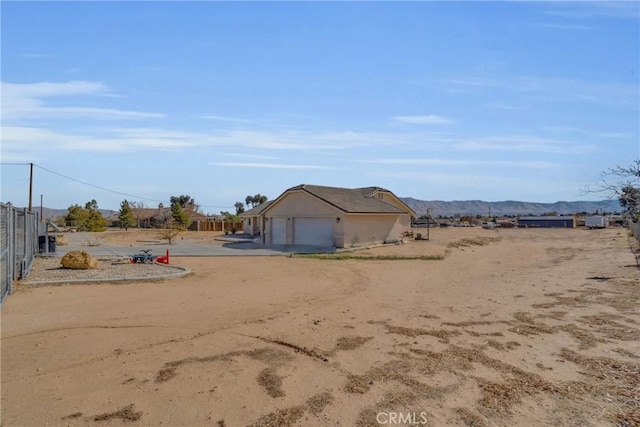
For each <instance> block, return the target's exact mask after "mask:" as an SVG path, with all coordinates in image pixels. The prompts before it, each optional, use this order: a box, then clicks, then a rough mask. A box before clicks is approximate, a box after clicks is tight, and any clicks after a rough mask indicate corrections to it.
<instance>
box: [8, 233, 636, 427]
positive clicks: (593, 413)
mask: <svg viewBox="0 0 640 427" xmlns="http://www.w3.org/2000/svg"><path fill="white" fill-rule="evenodd" d="M129 231H130V232H131V233H129V234H128V233H124V232H119V234H118V235H117V236H118V237H117V239H120V240H118V241H117V242H116V241H115V240H114V239H116V237H115V235H107V234H104V235H101V236H99V238H100V239H101V240H103V244H107V245H108V244H119V245H122V244H127V242H129V241H131V244H132V245H133V244H135V242H136V241H137V240H140V239H141V238H140V235H139V234H137V233H138V232H136V231H135V230H129ZM422 231H423V232H424V230H422ZM193 236H195V235H191V236H190V238H193ZM430 237H431V238H430V240H429V241H414V240H411V241H408V242H406V243H405V244H403V245H394V246H385V247H379V248H372V249H366V250H362V251H356V252H350V253H348V255H346V256H345V255H344V254H342V255H343V256H342V258H343V259H336V258H337V256H330V257H327V259H324V258H322V257H310V256H274V257H198V258H189V257H181V258H178V257H174V258H172V263H173V264H177V265H181V266H185V267H188V268H189V269H190V270H191V274H190V275H188V276H186V277H182V278H177V279H168V280H155V281H144V282H142V281H141V282H136V281H133V282H132V281H130V282H125V283H107V284H97V283H93V284H69V285H62V286H60V285H58V286H39V287H30V286H28V285H22V286H18V290H17V292H16V293H14V294H13V295H11V296H9V297H8V299H7V300H6V301H5V303H4V305H3V307H2V341H1V345H2V347H1V349H2V400H1V404H2V425H3V426H41V425H71V426H75V425H96V426H113V425H122V424H123V423H126V424H128V425H132V426H137V425H140V426H142V425H153V426H158V425H169V426H217V427H221V426H247V425H251V426H290V425H291V426H330V425H332V426H378V425H429V426H514V425H517V426H532V425H536V426H544V425H549V426H602V425H604V426H609V425H610V426H624V427H627V426H638V425H640V358H639V354H640V316H639V313H640V310H639V307H638V302H639V299H640V274H639V269H638V265H637V260H636V256H635V252H636V249H637V248H636V244H635V243H634V242H632V241H631V240H630V239H629V237H628V234H627V230H625V229H621V228H610V229H606V230H584V229H570V230H569V229H568V230H565V229H553V230H552V229H496V230H483V229H480V228H456V229H432V230H431V231H430ZM198 238H200V237H198ZM202 239H207V237H202Z"/></svg>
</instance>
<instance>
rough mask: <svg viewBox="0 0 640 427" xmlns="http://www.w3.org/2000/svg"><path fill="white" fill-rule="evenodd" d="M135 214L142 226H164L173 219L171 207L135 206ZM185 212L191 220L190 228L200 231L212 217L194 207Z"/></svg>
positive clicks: (139, 224)
mask: <svg viewBox="0 0 640 427" xmlns="http://www.w3.org/2000/svg"><path fill="white" fill-rule="evenodd" d="M132 210H133V216H134V218H135V219H136V222H137V224H138V227H140V228H162V227H164V226H165V225H166V224H167V223H169V222H171V221H172V220H173V215H172V214H171V208H165V207H158V208H133V209H132ZM184 212H185V213H186V214H187V216H188V217H189V219H190V220H191V225H190V226H189V230H192V231H198V230H200V229H201V228H202V224H203V223H206V222H208V221H211V219H210V218H209V217H208V216H206V215H204V214H201V213H199V212H196V211H194V210H192V209H185V210H184Z"/></svg>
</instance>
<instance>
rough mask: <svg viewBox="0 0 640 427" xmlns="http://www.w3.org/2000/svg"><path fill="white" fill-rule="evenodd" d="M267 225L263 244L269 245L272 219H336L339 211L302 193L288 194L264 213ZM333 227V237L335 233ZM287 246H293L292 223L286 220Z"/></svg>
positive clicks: (339, 213)
mask: <svg viewBox="0 0 640 427" xmlns="http://www.w3.org/2000/svg"><path fill="white" fill-rule="evenodd" d="M265 216H266V218H268V219H269V220H268V221H267V222H268V224H267V225H266V226H265V230H264V234H265V242H266V243H267V244H271V221H272V218H287V219H288V218H304V217H307V218H310V217H313V218H319V217H326V218H334V219H335V218H338V217H340V216H341V211H340V210H338V209H337V208H335V207H333V206H331V205H330V204H328V203H325V202H323V201H322V200H319V199H317V198H316V197H313V196H311V195H309V194H308V193H305V192H303V191H295V192H290V193H287V194H285V195H284V197H283V198H282V199H280V200H279V201H278V202H276V203H274V205H273V206H271V207H270V208H269V209H268V210H267V211H266V212H265ZM335 228H336V227H334V236H335V233H336V229H335ZM287 244H288V245H292V244H293V221H292V220H287Z"/></svg>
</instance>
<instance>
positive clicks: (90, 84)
mask: <svg viewBox="0 0 640 427" xmlns="http://www.w3.org/2000/svg"><path fill="white" fill-rule="evenodd" d="M1 13H2V15H1V19H2V25H1V31H2V32H1V36H2V52H1V55H2V58H1V59H2V64H1V72H2V162H3V165H2V201H3V202H12V203H14V204H16V205H18V206H26V205H27V203H28V181H29V168H28V166H25V165H23V164H24V163H31V162H33V163H35V164H36V168H35V169H34V190H33V191H34V205H39V201H40V195H41V194H42V195H43V197H44V200H45V202H44V204H45V206H48V207H56V208H66V207H68V206H69V205H71V204H75V203H78V204H84V203H85V202H87V201H89V200H91V199H96V200H97V201H98V204H99V206H100V207H102V208H111V209H117V208H118V207H119V205H120V202H121V201H122V200H123V199H125V198H126V199H128V200H130V201H142V202H144V203H146V204H147V205H148V206H156V205H157V204H158V202H160V201H163V202H165V203H167V202H168V200H169V197H170V196H172V195H180V194H189V195H191V196H192V197H194V198H195V199H196V202H197V203H199V204H200V205H202V210H203V211H204V212H205V213H218V212H220V211H221V210H233V204H234V202H236V201H244V199H245V197H246V196H247V195H249V194H256V193H261V194H265V195H267V196H268V197H269V198H275V197H277V196H278V195H279V194H280V193H282V191H283V190H285V189H286V188H288V187H292V186H295V185H298V184H302V183H306V184H316V185H329V186H340V187H364V186H372V185H375V186H380V187H385V188H388V189H390V190H392V191H393V192H394V193H396V194H397V195H398V196H407V197H414V198H418V199H425V200H466V199H482V200H487V201H499V200H523V201H535V202H554V201H558V200H594V199H600V198H604V195H597V194H596V195H594V194H584V192H583V190H584V189H585V188H586V187H587V186H589V185H593V184H595V183H597V182H598V179H599V176H600V172H601V171H603V170H606V169H607V168H608V167H611V166H615V165H617V164H619V165H628V164H630V163H631V161H632V160H634V159H636V158H638V157H639V156H640V145H639V144H640V139H639V128H640V114H639V103H640V98H639V92H640V78H639V74H638V73H639V69H638V67H639V65H640V5H639V3H638V2H593V3H582V2H448V3H445V2H273V3H272V2H257V3H254V2H235V3H230V2H62V3H60V2H56V3H54V2H6V1H4V2H2V4H1ZM68 178H73V180H71V179H68ZM74 180H75V181H74ZM78 181H80V182H78ZM84 183H87V184H91V185H93V186H94V187H91V186H89V185H85V184H84ZM96 187H100V188H96ZM107 190H111V191H107ZM119 193H124V194H126V195H124V194H119Z"/></svg>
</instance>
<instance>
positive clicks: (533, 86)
mask: <svg viewBox="0 0 640 427" xmlns="http://www.w3.org/2000/svg"><path fill="white" fill-rule="evenodd" d="M434 87H436V88H437V89H438V90H443V91H444V92H446V93H450V94H469V93H482V92H488V91H489V90H491V92H492V93H493V94H494V95H493V96H495V94H500V92H499V91H503V92H506V93H510V92H512V93H513V94H515V95H519V96H520V97H521V98H520V99H518V101H517V102H523V103H526V104H527V105H529V104H531V103H532V102H544V103H550V102H557V103H571V102H573V103H590V104H593V103H597V104H607V105H615V106H625V107H630V108H634V109H636V110H637V109H638V86H637V85H636V84H625V83H600V82H598V83H595V82H590V81H585V80H578V79H565V78H548V77H537V76H514V77H509V76H504V77H501V78H495V79H489V78H477V77H454V78H446V79H441V80H439V81H438V82H437V86H434Z"/></svg>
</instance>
